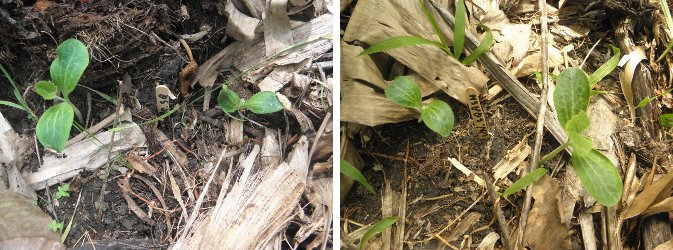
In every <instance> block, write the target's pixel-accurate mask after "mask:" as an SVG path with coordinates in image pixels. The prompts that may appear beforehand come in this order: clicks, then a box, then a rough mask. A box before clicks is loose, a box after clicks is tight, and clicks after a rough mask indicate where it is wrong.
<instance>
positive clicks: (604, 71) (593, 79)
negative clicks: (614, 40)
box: [589, 45, 620, 86]
mask: <svg viewBox="0 0 673 250" xmlns="http://www.w3.org/2000/svg"><path fill="white" fill-rule="evenodd" d="M608 46H609V47H610V48H612V52H613V53H615V55H613V56H612V57H611V58H610V60H608V61H607V62H605V63H604V64H603V65H601V67H600V68H598V69H597V70H596V72H594V73H593V74H591V76H589V86H594V84H596V83H598V82H599V81H601V80H602V79H603V77H605V76H607V75H608V74H610V72H612V71H613V70H614V69H615V68H616V67H617V64H618V63H619V56H620V55H619V54H620V52H619V48H617V47H615V46H612V45H608Z"/></svg>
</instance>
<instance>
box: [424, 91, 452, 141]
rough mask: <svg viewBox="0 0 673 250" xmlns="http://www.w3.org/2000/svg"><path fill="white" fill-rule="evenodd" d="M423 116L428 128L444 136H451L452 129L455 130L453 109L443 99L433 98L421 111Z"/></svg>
mask: <svg viewBox="0 0 673 250" xmlns="http://www.w3.org/2000/svg"><path fill="white" fill-rule="evenodd" d="M421 118H422V119H423V122H424V123H425V125H426V126H428V128H430V129H431V130H432V131H435V132H437V133H438V134H440V135H441V136H443V137H447V136H449V135H450V134H451V130H453V123H454V120H453V119H454V117H453V110H452V109H451V106H449V104H447V103H445V102H443V101H440V100H432V101H431V102H430V103H428V105H426V106H424V107H423V109H422V111H421Z"/></svg>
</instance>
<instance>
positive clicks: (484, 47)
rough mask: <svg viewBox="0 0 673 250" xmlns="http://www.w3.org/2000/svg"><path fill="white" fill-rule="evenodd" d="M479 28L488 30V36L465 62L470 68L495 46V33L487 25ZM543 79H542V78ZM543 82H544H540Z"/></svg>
mask: <svg viewBox="0 0 673 250" xmlns="http://www.w3.org/2000/svg"><path fill="white" fill-rule="evenodd" d="M479 27H482V28H483V29H484V30H486V36H484V40H481V43H479V46H477V48H476V49H474V51H472V53H471V54H470V55H469V56H467V57H466V58H465V60H463V64H464V65H465V66H470V65H472V63H474V61H476V60H477V58H479V56H481V55H483V54H484V53H486V52H488V50H489V49H491V45H493V42H494V40H493V33H492V32H491V29H490V28H488V27H486V25H481V24H480V25H479ZM540 78H542V77H540ZM540 82H542V81H540Z"/></svg>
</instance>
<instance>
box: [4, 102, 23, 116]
mask: <svg viewBox="0 0 673 250" xmlns="http://www.w3.org/2000/svg"><path fill="white" fill-rule="evenodd" d="M0 105H5V106H9V107H12V108H16V109H20V110H23V111H26V112H28V110H26V108H24V107H23V106H21V105H19V104H16V103H13V102H8V101H0ZM29 113H30V112H29Z"/></svg>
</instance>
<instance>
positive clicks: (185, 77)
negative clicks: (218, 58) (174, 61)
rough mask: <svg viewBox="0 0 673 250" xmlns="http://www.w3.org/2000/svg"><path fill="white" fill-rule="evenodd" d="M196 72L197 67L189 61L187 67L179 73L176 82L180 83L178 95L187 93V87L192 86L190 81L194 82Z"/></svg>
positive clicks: (193, 62)
mask: <svg viewBox="0 0 673 250" xmlns="http://www.w3.org/2000/svg"><path fill="white" fill-rule="evenodd" d="M197 70H199V65H198V64H197V63H196V62H195V61H190V62H189V63H188V64H187V66H185V67H184V68H182V70H181V71H180V74H179V75H178V81H179V82H180V93H181V94H182V95H186V94H187V93H189V86H190V85H191V84H192V80H194V77H195V76H196V71H197Z"/></svg>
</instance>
